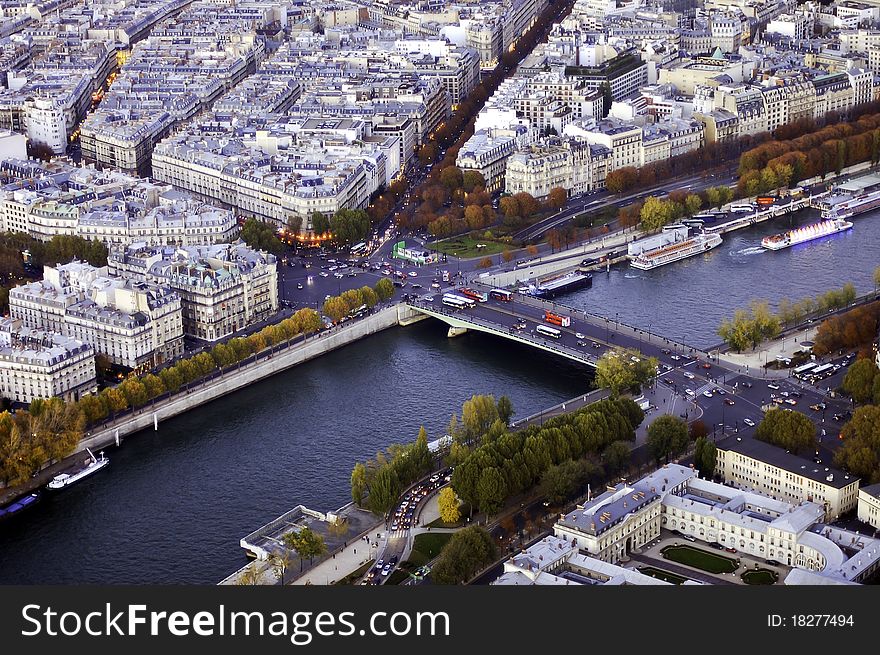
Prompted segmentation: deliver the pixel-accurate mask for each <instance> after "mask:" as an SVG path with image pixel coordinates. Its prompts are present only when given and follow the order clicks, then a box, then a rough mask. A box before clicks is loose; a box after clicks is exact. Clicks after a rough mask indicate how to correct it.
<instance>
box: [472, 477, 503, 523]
mask: <svg viewBox="0 0 880 655" xmlns="http://www.w3.org/2000/svg"><path fill="white" fill-rule="evenodd" d="M477 497H478V498H479V505H480V509H481V510H482V511H484V512H486V514H488V515H490V516H492V515H493V514H496V513H497V512H498V510H500V509H501V508H502V506H503V505H504V499H505V498H507V484H506V482H505V480H504V476H503V475H502V474H501V471H499V470H498V469H497V468H496V467H494V466H490V467H488V468H486V469H483V471H482V473H480V478H479V481H478V482H477Z"/></svg>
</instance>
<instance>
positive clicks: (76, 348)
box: [0, 318, 98, 404]
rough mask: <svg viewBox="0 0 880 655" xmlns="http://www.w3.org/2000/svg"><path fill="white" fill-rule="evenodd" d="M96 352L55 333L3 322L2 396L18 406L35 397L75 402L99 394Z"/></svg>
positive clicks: (0, 339) (10, 320) (0, 350)
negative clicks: (87, 395) (96, 374)
mask: <svg viewBox="0 0 880 655" xmlns="http://www.w3.org/2000/svg"><path fill="white" fill-rule="evenodd" d="M97 389H98V385H97V381H96V378H95V350H94V348H92V346H91V345H89V344H88V343H84V342H82V341H78V340H76V339H72V338H70V337H66V336H64V335H61V334H57V333H55V332H47V331H45V330H39V329H31V328H26V327H22V322H21V320H18V319H14V318H3V319H0V394H2V395H3V397H4V398H8V399H9V400H11V401H12V402H16V403H25V404H27V403H30V402H31V401H32V400H34V399H36V398H61V399H63V400H67V401H76V400H79V399H80V398H82V397H83V396H84V395H85V394H89V393H93V392H95V391H97Z"/></svg>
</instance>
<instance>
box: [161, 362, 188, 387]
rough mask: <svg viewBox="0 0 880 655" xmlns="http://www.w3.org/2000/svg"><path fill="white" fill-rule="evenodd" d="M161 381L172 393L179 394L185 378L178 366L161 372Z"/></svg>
mask: <svg viewBox="0 0 880 655" xmlns="http://www.w3.org/2000/svg"><path fill="white" fill-rule="evenodd" d="M159 379H160V380H162V384H163V385H165V388H166V389H167V390H168V391H170V392H171V393H177V390H178V389H180V387H181V385H182V384H183V378H182V377H181V375H180V372H179V371H178V370H177V367H176V366H169V367H168V368H163V369H162V370H161V371H159Z"/></svg>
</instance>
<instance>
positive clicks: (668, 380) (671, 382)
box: [663, 378, 675, 384]
mask: <svg viewBox="0 0 880 655" xmlns="http://www.w3.org/2000/svg"><path fill="white" fill-rule="evenodd" d="M663 381H664V382H665V383H666V384H675V380H673V379H672V378H663Z"/></svg>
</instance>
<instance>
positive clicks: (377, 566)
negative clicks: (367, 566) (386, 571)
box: [376, 559, 385, 571]
mask: <svg viewBox="0 0 880 655" xmlns="http://www.w3.org/2000/svg"><path fill="white" fill-rule="evenodd" d="M384 564H385V560H384V559H378V560H376V568H377V569H378V570H380V571H381V570H382V566H383V565H384Z"/></svg>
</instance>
